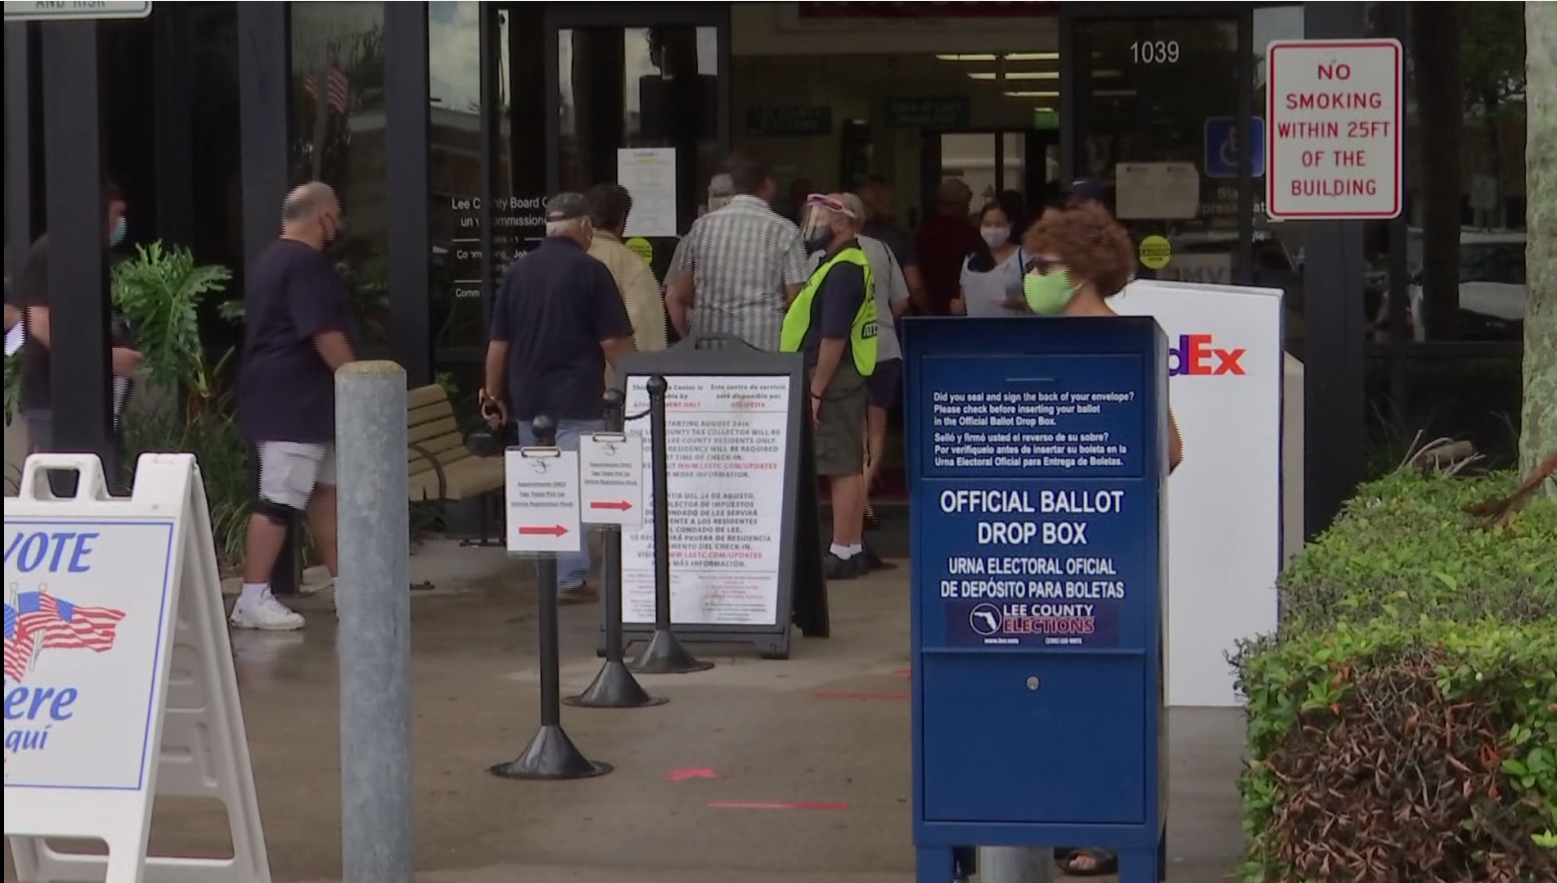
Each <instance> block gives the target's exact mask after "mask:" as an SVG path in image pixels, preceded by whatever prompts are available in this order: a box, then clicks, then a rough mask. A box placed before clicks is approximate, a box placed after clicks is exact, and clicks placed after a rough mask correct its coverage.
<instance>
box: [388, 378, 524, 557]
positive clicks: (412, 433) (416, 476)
mask: <svg viewBox="0 0 1557 883" xmlns="http://www.w3.org/2000/svg"><path fill="white" fill-rule="evenodd" d="M406 428H407V431H408V436H407V440H408V441H409V445H408V449H407V451H406V468H407V470H408V472H409V477H410V498H411V502H413V503H415V502H436V503H438V504H439V509H440V512H441V511H444V510H446V509H447V506H448V504H449V503H452V502H461V501H465V500H474V501H475V502H476V505H477V506H478V507H479V511H480V517H481V538H480V541H479V542H478V543H475V545H482V546H486V545H491V544H490V543H488V533H489V527H490V526H491V524H492V521H493V519H492V514H493V511H494V510H500V509H501V499H502V490H503V458H502V457H480V456H477V455H476V454H475V453H474V452H472V451H471V449H470V445H469V444H468V443H467V442H466V440H465V436H463V435H461V434H460V427H459V421H457V420H456V419H455V418H454V406H453V405H452V404H450V402H449V394H448V393H447V392H445V391H444V389H443V387H441V386H439V385H437V384H436V383H434V384H430V385H428V386H421V387H417V388H416V389H413V390H411V391H410V393H409V395H408V396H407V400H406ZM498 521H499V522H501V519H498ZM498 536H499V538H501V536H502V528H501V527H499V529H498ZM461 545H472V543H470V542H469V541H464V542H462V543H461Z"/></svg>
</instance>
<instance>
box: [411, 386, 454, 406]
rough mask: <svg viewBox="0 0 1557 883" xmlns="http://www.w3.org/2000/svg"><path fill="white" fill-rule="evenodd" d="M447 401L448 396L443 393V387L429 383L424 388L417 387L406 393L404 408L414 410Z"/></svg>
mask: <svg viewBox="0 0 1557 883" xmlns="http://www.w3.org/2000/svg"><path fill="white" fill-rule="evenodd" d="M448 400H449V394H448V393H447V392H445V391H444V389H443V387H441V386H439V385H438V384H436V383H429V384H427V385H426V386H418V387H416V388H415V389H413V390H410V391H409V392H407V393H406V408H407V409H408V410H415V409H417V408H420V407H422V406H423V405H430V404H432V403H433V402H446V401H448Z"/></svg>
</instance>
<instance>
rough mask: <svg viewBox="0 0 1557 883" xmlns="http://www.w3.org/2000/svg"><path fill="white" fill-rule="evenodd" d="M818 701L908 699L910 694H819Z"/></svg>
mask: <svg viewBox="0 0 1557 883" xmlns="http://www.w3.org/2000/svg"><path fill="white" fill-rule="evenodd" d="M816 698H818V699H908V698H909V694H908V693H818V694H816Z"/></svg>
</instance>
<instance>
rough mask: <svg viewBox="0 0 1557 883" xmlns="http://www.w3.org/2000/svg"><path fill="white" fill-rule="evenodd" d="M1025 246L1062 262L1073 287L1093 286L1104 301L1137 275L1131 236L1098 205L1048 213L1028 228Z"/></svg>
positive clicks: (1029, 251) (1028, 249)
mask: <svg viewBox="0 0 1557 883" xmlns="http://www.w3.org/2000/svg"><path fill="white" fill-rule="evenodd" d="M1022 244H1023V246H1024V247H1025V248H1026V249H1027V251H1028V253H1030V254H1034V255H1054V256H1055V257H1057V258H1059V259H1060V260H1061V261H1063V262H1064V263H1065V266H1066V268H1067V269H1068V270H1069V271H1070V273H1071V276H1072V279H1071V283H1072V284H1077V283H1080V282H1082V281H1086V282H1091V283H1092V284H1093V285H1096V286H1097V290H1098V293H1099V294H1100V295H1102V296H1103V297H1109V296H1111V295H1114V294H1117V293H1118V292H1119V291H1120V290H1121V289H1123V288H1124V287H1125V285H1126V284H1128V283H1129V281H1130V276H1131V274H1132V273H1134V271H1135V248H1134V246H1132V245H1131V244H1130V234H1128V233H1126V232H1125V229H1124V228H1123V227H1121V226H1120V225H1119V222H1118V221H1116V220H1114V216H1113V215H1111V214H1109V213H1108V209H1106V208H1104V207H1103V206H1101V205H1099V204H1097V203H1095V202H1090V201H1089V202H1081V203H1072V204H1069V205H1066V206H1064V207H1063V208H1051V209H1048V210H1046V211H1045V212H1044V213H1043V216H1042V217H1040V218H1039V219H1038V221H1037V223H1035V224H1033V225H1032V226H1031V227H1029V228H1028V230H1027V235H1026V236H1024V237H1023V240H1022Z"/></svg>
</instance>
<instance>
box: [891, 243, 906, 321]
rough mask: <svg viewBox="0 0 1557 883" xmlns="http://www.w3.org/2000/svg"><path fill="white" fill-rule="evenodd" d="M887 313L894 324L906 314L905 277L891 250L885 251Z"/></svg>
mask: <svg viewBox="0 0 1557 883" xmlns="http://www.w3.org/2000/svg"><path fill="white" fill-rule="evenodd" d="M886 251H887V311H888V312H890V313H891V314H892V321H894V322H896V321H897V320H898V319H901V318H903V314H904V313H906V312H908V304H909V298H910V295H909V288H908V280H907V277H906V276H905V275H904V274H903V266H902V265H901V264H899V263H898V261H897V255H895V254H893V253H892V249H890V248H889V249H887V250H886Z"/></svg>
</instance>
